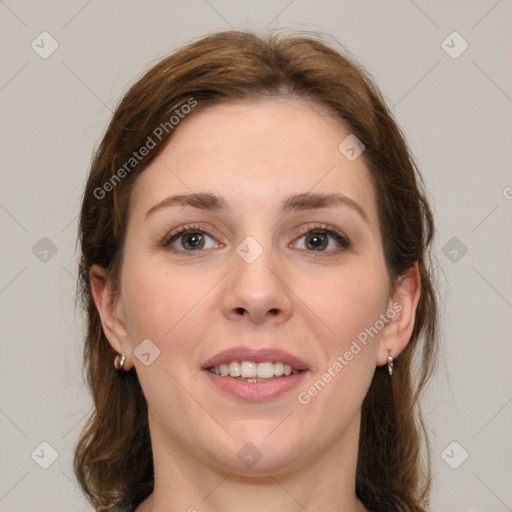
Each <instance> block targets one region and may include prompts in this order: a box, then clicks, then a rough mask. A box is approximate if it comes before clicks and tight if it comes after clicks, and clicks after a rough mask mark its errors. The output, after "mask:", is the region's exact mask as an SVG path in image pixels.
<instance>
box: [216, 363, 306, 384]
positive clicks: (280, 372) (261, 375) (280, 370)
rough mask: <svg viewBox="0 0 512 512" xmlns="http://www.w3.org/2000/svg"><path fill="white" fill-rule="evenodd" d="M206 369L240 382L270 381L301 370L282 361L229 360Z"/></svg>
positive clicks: (296, 373)
mask: <svg viewBox="0 0 512 512" xmlns="http://www.w3.org/2000/svg"><path fill="white" fill-rule="evenodd" d="M208 371H209V372H211V373H214V374H215V375H220V376H221V377H231V378H233V379H236V380H239V381H241V382H270V381H272V380H276V379H282V378H284V377H289V376H290V375H298V374H299V373H301V372H302V371H303V370H299V369H297V368H293V367H292V366H290V365H289V364H286V363H283V362H282V361H276V362H272V361H264V362H262V363H257V362H256V361H231V362H229V363H222V364H220V365H215V366H210V367H209V368H208Z"/></svg>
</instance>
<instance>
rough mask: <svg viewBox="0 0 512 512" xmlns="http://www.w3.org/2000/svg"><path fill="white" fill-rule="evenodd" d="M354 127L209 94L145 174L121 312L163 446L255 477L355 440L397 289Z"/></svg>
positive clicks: (289, 105)
mask: <svg viewBox="0 0 512 512" xmlns="http://www.w3.org/2000/svg"><path fill="white" fill-rule="evenodd" d="M349 134H350V130H348V129H347V128H346V127H344V126H343V125H342V124H341V123H340V122H337V121H336V120H334V119H333V118H331V117H329V116H328V115H327V114H326V113H324V112H320V111H319V110H318V108H317V107H315V108H313V106H312V105H310V104H308V103H305V102H301V101H299V100H292V99H286V100H285V99H273V100H266V101H258V102H240V103H226V104H219V105H215V106H209V107H207V108H205V109H204V110H201V111H197V112H195V113H194V114H193V115H191V116H190V117H189V118H187V119H186V120H184V121H182V122H181V125H180V126H179V128H178V129H177V131H176V133H175V135H174V138H173V139H172V140H171V141H170V143H169V144H168V145H167V147H166V148H165V150H164V151H163V152H162V153H161V154H160V155H159V156H158V158H156V159H155V160H154V162H152V164H151V165H150V166H149V167H148V168H147V169H146V170H145V171H144V172H143V174H142V175H141V177H140V179H139V181H138V182H137V184H136V186H135V187H134V190H133V192H132V197H131V204H130V216H129V221H128V227H127V233H126V243H125V248H124V259H123V265H122V270H121V275H120V288H119V296H118V300H117V303H116V316H117V318H118V319H119V321H120V322H121V324H122V325H123V328H124V329H125V334H124V335H123V336H121V338H122V339H121V343H124V344H126V346H125V352H127V355H128V364H129V365H131V364H133V365H135V368H136V372H137V375H138V377H139V380H140V382H141V385H142V388H143V391H144V394H145V396H146V399H147V402H148V414H149V420H150V428H151V433H152V438H153V442H154V443H160V445H161V446H162V449H164V450H167V449H168V450H169V452H170V453H171V452H172V453H174V454H175V456H177V457H179V454H185V453H186V454H187V456H188V457H192V458H195V459H196V460H197V461H200V462H204V463H207V464H210V465H214V466H215V467H218V468H222V469H223V470H229V471H236V472H239V473H244V472H251V474H254V473H255V472H256V473H257V472H262V473H265V472H266V471H272V472H274V474H277V473H279V472H285V471H289V470H292V469H293V468H294V467H296V468H298V467H301V466H302V465H304V464H307V463H309V462H310V461H312V460H314V459H318V458H319V457H329V456H330V455H329V454H335V453H336V454H339V453H340V452H342V451H344V452H343V453H354V451H355V450H356V449H357V439H358V430H359V419H360V410H361V404H362V401H363V398H364V396H365V394H366V391H367V389H368V386H369V384H370V382H371V379H372V376H373V373H374V371H375V367H376V365H377V364H378V354H379V347H380V344H381V343H382V339H381V336H382V331H383V330H385V329H386V328H387V327H384V329H383V328H382V325H383V324H385V325H387V323H386V321H383V316H386V315H387V316H388V317H389V316H390V307H391V298H390V287H389V279H388V274H387V271H386V266H385V262H384V256H383V248H382V243H381V237H380V231H379V223H378V216H377V207H376V200H375V191H374V188H373V186H372V182H371V179H370V174H369V171H368V169H367V168H366V166H365V162H364V160H363V157H360V158H357V159H356V160H354V161H350V160H349V159H347V158H346V157H345V156H344V154H342V153H341V152H340V150H339V149H338V146H339V145H340V143H341V142H342V141H343V140H344V139H345V138H346V137H347V136H348V135H349ZM379 319H380V321H379ZM365 329H366V331H365ZM363 333H366V336H365V335H364V334H363ZM369 333H371V335H369ZM143 340H149V341H144V343H143V344H142V345H141V342H143ZM363 340H364V341H363ZM128 344H129V346H128ZM242 361H243V362H244V363H242ZM228 372H229V373H228ZM283 372H285V374H284V375H283ZM290 372H291V373H292V374H291V375H289V376H286V374H287V373H290ZM219 373H220V374H219ZM240 374H241V375H240ZM279 375H280V376H279ZM244 376H245V378H244ZM260 379H261V380H260ZM248 443H251V444H248ZM299 446H300V447H301V448H300V450H299V449H298V448H297V447H299ZM260 456H261V458H260V459H259V460H258V461H257V464H256V465H254V467H252V464H253V463H252V460H253V459H254V460H256V459H258V457H260Z"/></svg>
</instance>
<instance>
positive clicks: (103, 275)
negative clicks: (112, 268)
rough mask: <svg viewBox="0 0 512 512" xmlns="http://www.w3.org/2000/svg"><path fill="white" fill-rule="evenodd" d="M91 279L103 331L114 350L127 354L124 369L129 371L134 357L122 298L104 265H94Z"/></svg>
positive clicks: (90, 273) (91, 270) (90, 274)
mask: <svg viewBox="0 0 512 512" xmlns="http://www.w3.org/2000/svg"><path fill="white" fill-rule="evenodd" d="M89 281H90V283H91V291H92V296H93V299H94V304H95V305H96V309H97V310H98V313H99V315H100V318H101V325H102V327H103V332H104V333H105V336H106V337H107V339H108V341H109V343H110V345H111V346H112V348H113V349H114V351H115V352H117V353H118V354H125V356H126V360H125V363H124V366H123V369H124V370H126V371H128V370H130V369H131V368H132V367H133V358H132V353H131V347H130V341H129V336H128V331H127V329H126V320H125V311H124V306H123V303H122V300H121V299H120V297H119V295H118V293H116V291H115V289H114V284H113V282H112V279H111V278H110V277H109V275H108V272H107V270H105V269H104V268H103V267H100V266H99V265H93V266H92V267H91V269H90V271H89ZM112 364H113V363H112Z"/></svg>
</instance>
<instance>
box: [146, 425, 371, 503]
mask: <svg viewBox="0 0 512 512" xmlns="http://www.w3.org/2000/svg"><path fill="white" fill-rule="evenodd" d="M356 423H357V424H356V425H353V428H352V429H350V430H352V435H350V436H344V440H343V439H342V440H340V442H339V443H337V446H332V445H331V446H329V447H328V449H326V450H325V453H323V454H321V455H320V456H318V454H316V456H315V458H314V459H311V460H298V461H296V463H295V464H287V465H285V467H284V468H281V469H280V470H272V471H270V470H268V471H266V470H261V471H260V472H259V473H258V474H254V475H251V476H247V475H241V474H237V473H236V472H234V471H230V470H229V468H219V467H214V466H212V465H208V464H205V463H204V462H203V461H199V460H198V459H196V458H193V457H192V456H191V455H190V453H186V452H185V451H184V450H183V449H182V448H180V447H179V446H177V445H176V444H173V443H169V439H167V440H165V436H164V435H161V434H162V433H161V432H158V431H156V432H155V431H154V430H153V431H152V442H153V453H154V468H155V487H154V492H153V494H152V495H151V496H150V497H149V498H148V499H147V500H146V501H145V502H144V503H143V504H141V506H140V507H139V508H138V509H137V511H136V512H175V511H176V512H178V511H181V512H183V511H188V512H221V511H222V512H235V511H236V512H260V511H261V510H265V511H268V512H274V511H275V512H277V511H279V512H303V511H304V510H322V511H323V512H365V511H366V508H365V507H364V506H363V504H362V503H361V502H360V501H359V500H358V499H357V497H356V494H355V473H356V464H357V446H358V431H359V422H356ZM354 434H355V435H354ZM299 458H300V455H299ZM290 466H291V467H293V469H291V470H290V469H289V467H290Z"/></svg>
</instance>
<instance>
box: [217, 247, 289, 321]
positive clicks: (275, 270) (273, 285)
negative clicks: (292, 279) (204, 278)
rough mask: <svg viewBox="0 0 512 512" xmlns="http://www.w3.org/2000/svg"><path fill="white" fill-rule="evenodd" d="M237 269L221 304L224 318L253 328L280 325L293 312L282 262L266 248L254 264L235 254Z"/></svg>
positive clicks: (232, 274) (235, 267) (234, 269)
mask: <svg viewBox="0 0 512 512" xmlns="http://www.w3.org/2000/svg"><path fill="white" fill-rule="evenodd" d="M233 259H234V267H233V270H232V271H231V272H230V273H229V275H228V279H229V281H228V286H227V289H226V292H225V294H224V297H223V301H222V309H223V313H224V315H225V316H226V317H227V318H229V319H231V320H237V321H241V320H244V319H245V320H246V321H249V322H252V323H254V324H265V323H274V324H276V323H281V322H285V321H286V320H288V319H289V318H290V316H291V314H292V311H293V301H292V297H293V294H292V292H291V290H290V288H289V287H288V285H287V284H286V275H285V271H284V268H283V265H280V258H279V256H278V255H276V254H274V252H273V251H272V250H271V249H269V248H265V249H264V250H263V252H262V253H261V255H260V256H259V257H258V258H257V259H256V260H255V261H252V262H250V263H249V262H247V261H245V260H244V259H243V258H242V257H240V256H239V255H238V254H236V253H235V254H233Z"/></svg>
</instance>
